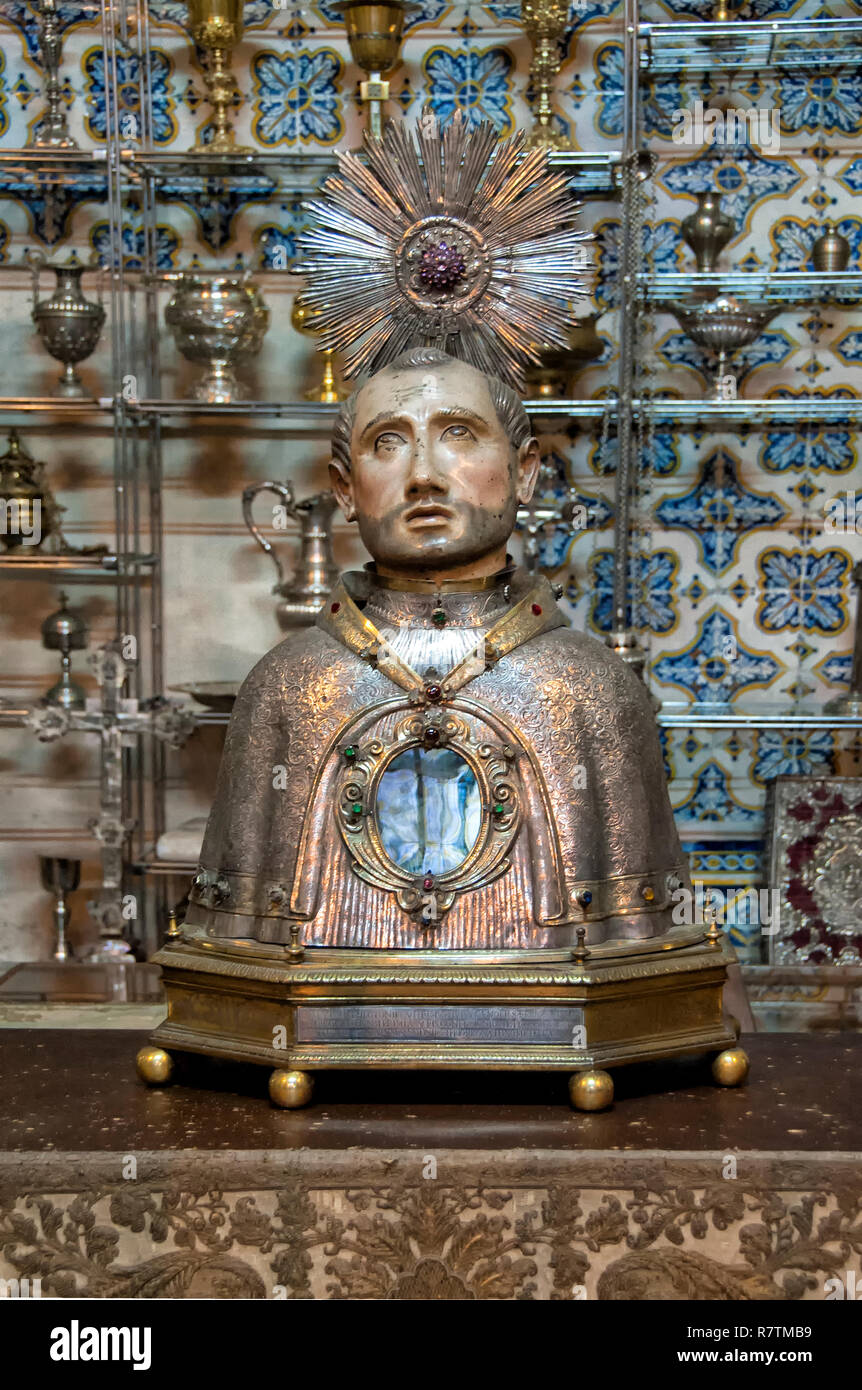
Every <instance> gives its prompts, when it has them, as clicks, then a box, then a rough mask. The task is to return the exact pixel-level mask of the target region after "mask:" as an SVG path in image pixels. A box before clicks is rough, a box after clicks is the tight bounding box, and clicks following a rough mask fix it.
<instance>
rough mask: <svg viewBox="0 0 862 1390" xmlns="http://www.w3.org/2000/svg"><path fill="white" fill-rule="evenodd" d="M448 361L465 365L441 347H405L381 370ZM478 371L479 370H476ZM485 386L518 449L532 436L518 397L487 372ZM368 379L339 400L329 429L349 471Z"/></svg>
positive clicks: (439, 364) (338, 456)
mask: <svg viewBox="0 0 862 1390" xmlns="http://www.w3.org/2000/svg"><path fill="white" fill-rule="evenodd" d="M449 362H458V363H459V364H460V365H461V366H463V365H464V363H463V362H461V361H460V358H457V357H452V356H451V354H450V353H448V352H443V351H442V350H441V349H440V348H434V347H414V348H408V349H407V351H406V352H402V353H400V354H399V355H398V357H395V358H393V359H392V361H391V362H388V363H387V364H386V366H385V367H383V368H381V370H382V371H389V370H390V369H393V368H396V367H408V368H411V367H412V368H417V369H418V368H420V367H445V366H446V365H447V364H448V363H449ZM476 370H477V371H481V368H478V367H477V368H476ZM482 375H483V376H484V377H485V380H486V381H487V383H488V393H489V395H490V397H491V401H492V402H493V405H494V409H495V411H496V412H497V419H498V420H499V421H500V424H501V425H502V427H503V429H504V430H505V431H506V434H507V435H508V436H509V441H510V443H511V445H512V448H513V449H520V447H521V445H522V444H525V443H526V442H527V440H528V439H529V438H530V436H531V435H532V433H533V431H532V429H531V428H530V420H529V417H528V415H527V412H526V410H525V409H524V405H523V402H522V400H521V397H520V396H519V395H518V393H517V391H515V390H514V388H513V387H511V386H507V385H506V383H505V381H501V380H500V378H499V377H496V376H490V375H489V374H488V373H487V372H482ZM368 380H370V378H366V381H363V382H361V383H360V384H359V386H357V388H356V390H355V391H353V392H352V393H351V395H349V396H348V398H347V400H346V401H342V402H341V405H340V406H339V408H338V414H337V415H336V417H335V425H334V427H333V430H332V456H333V458H336V459H337V460H338V462H339V463H340V464H341V465H342V466H343V467H344V468H345V469H346V470H347V472H348V473H349V472H350V439H351V436H352V434H353V426H354V424H355V421H356V402H357V400H358V398H359V392H360V391H361V390H362V388H363V386H365V384H366V382H367V381H368Z"/></svg>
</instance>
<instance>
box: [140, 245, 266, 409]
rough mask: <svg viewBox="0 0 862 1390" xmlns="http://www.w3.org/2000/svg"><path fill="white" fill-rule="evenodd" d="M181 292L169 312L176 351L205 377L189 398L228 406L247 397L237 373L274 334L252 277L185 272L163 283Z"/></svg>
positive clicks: (164, 276)
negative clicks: (267, 335) (201, 368)
mask: <svg viewBox="0 0 862 1390" xmlns="http://www.w3.org/2000/svg"><path fill="white" fill-rule="evenodd" d="M159 278H160V279H162V280H173V281H175V282H176V289H175V291H174V294H173V298H172V299H171V301H170V303H169V304H168V306H167V308H166V309H165V322H166V323H167V325H168V327H169V328H170V329H172V331H173V335H174V339H175V340H176V344H177V347H178V348H179V350H180V352H181V353H182V354H183V356H184V357H187V358H188V360H189V361H190V362H197V363H199V364H200V365H202V366H204V367H206V369H207V370H206V372H205V373H204V375H203V376H202V377H201V378H200V380H199V381H197V382H195V384H194V385H193V386H192V388H191V390H190V391H189V392H188V393H187V395H188V397H189V399H191V400H195V401H207V402H209V404H211V405H229V404H230V403H231V402H232V401H237V400H243V399H244V398H245V397H246V395H247V394H248V393H247V391H246V390H245V388H244V387H243V386H241V385H240V383H239V382H238V381H237V379H236V376H235V375H234V370H233V369H234V367H235V366H237V365H238V364H239V363H242V362H244V361H247V360H248V358H250V357H253V356H254V355H255V354H256V353H258V352H260V349H261V345H262V343H263V337H264V334H265V333H266V330H267V329H268V328H269V317H270V315H269V309H268V308H267V307H266V305H265V304H264V302H263V298H262V296H261V293H260V290H259V289H258V287H257V285H255V284H254V283H253V281H252V280H251V279H250V278H249V272H248V271H244V272H243V273H241V274H239V275H231V274H228V273H227V272H226V271H221V270H182V271H178V272H176V273H173V274H171V273H168V274H166V275H163V276H160V277H159Z"/></svg>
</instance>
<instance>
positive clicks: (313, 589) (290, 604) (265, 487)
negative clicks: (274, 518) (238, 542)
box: [242, 482, 338, 632]
mask: <svg viewBox="0 0 862 1390" xmlns="http://www.w3.org/2000/svg"><path fill="white" fill-rule="evenodd" d="M259 492H272V493H274V494H275V495H276V497H280V498H281V504H282V505H281V512H280V514H279V519H281V515H282V514H283V517H284V519H285V520H286V519H287V518H288V517H290V518H291V520H293V521H296V522H298V524H299V528H300V533H299V562H298V564H297V566H296V568H295V570H294V571H293V575H292V577H291V579H290V580H289V581H285V578H284V570H283V568H282V564H281V561H280V560H279V558H278V556H277V555H276V553H275V550H274V549H273V547H272V545H270V543H269V541H268V540H267V539H266V537H265V536H263V535H261V533H260V531H259V529H258V527H257V526H256V525H255V523H254V518H253V516H252V505H253V503H254V499H255V497H257V495H258V493H259ZM337 505H338V504H337V502H336V500H335V497H334V496H333V494H332V493H331V492H318V493H316V494H315V496H314V497H305V498H303V500H302V501H301V502H297V500H296V498H295V497H294V493H293V487H292V485H291V484H290V483H274V482H266V483H252V484H251V486H250V487H247V488H245V490H244V491H243V494H242V514H243V517H244V519H245V524H246V526H247V527H248V529H249V531H251V534H252V535H253V536H254V538H255V540H256V541H257V543H258V545H259V546H260V548H261V550H265V551H266V553H267V555H269V557H270V559H271V560H272V563H273V564H274V565H275V568H276V573H277V575H278V582H277V583H276V584H274V585H273V589H272V592H273V593H274V594H278V595H279V597H280V599H281V602H280V603H279V604H278V606H277V608H276V610H275V615H276V617H277V619H278V625H279V627H280V628H281V629H282V631H285V632H286V631H288V630H289V629H290V628H294V627H301V626H303V625H304V624H307V623H308V624H310V623H313V622H314V619H315V617H316V616H317V613H318V610H319V609H320V607H321V604H322V603H323V601H324V599H325V598H326V596H327V594H329V593H330V591H331V590H332V586H333V585H334V583H335V581H336V579H337V578H338V569H337V567H336V564H335V560H334V558H333V554H332V515H333V512H334V511H335V509H336V507H337Z"/></svg>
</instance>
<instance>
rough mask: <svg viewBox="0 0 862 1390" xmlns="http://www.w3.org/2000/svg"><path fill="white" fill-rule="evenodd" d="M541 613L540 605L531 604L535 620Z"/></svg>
mask: <svg viewBox="0 0 862 1390" xmlns="http://www.w3.org/2000/svg"><path fill="white" fill-rule="evenodd" d="M541 611H542V605H541V604H540V603H534V604H533V612H534V613H535V615H536V617H537V618H538V616H539V614H540V613H541Z"/></svg>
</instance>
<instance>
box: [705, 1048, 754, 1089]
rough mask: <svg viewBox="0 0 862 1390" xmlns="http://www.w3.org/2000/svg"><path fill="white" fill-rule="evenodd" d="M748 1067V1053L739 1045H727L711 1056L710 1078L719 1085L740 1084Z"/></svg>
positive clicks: (746, 1074)
mask: <svg viewBox="0 0 862 1390" xmlns="http://www.w3.org/2000/svg"><path fill="white" fill-rule="evenodd" d="M748 1068H749V1061H748V1054H747V1053H746V1052H743V1050H742V1048H741V1047H728V1048H726V1049H725V1050H724V1052H719V1053H718V1055H717V1056H715V1057H713V1059H712V1078H713V1080H714V1081H715V1082H716V1083H717V1085H719V1086H741V1085H742V1083H743V1081H744V1080H745V1078H746V1077H747V1076H748Z"/></svg>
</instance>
